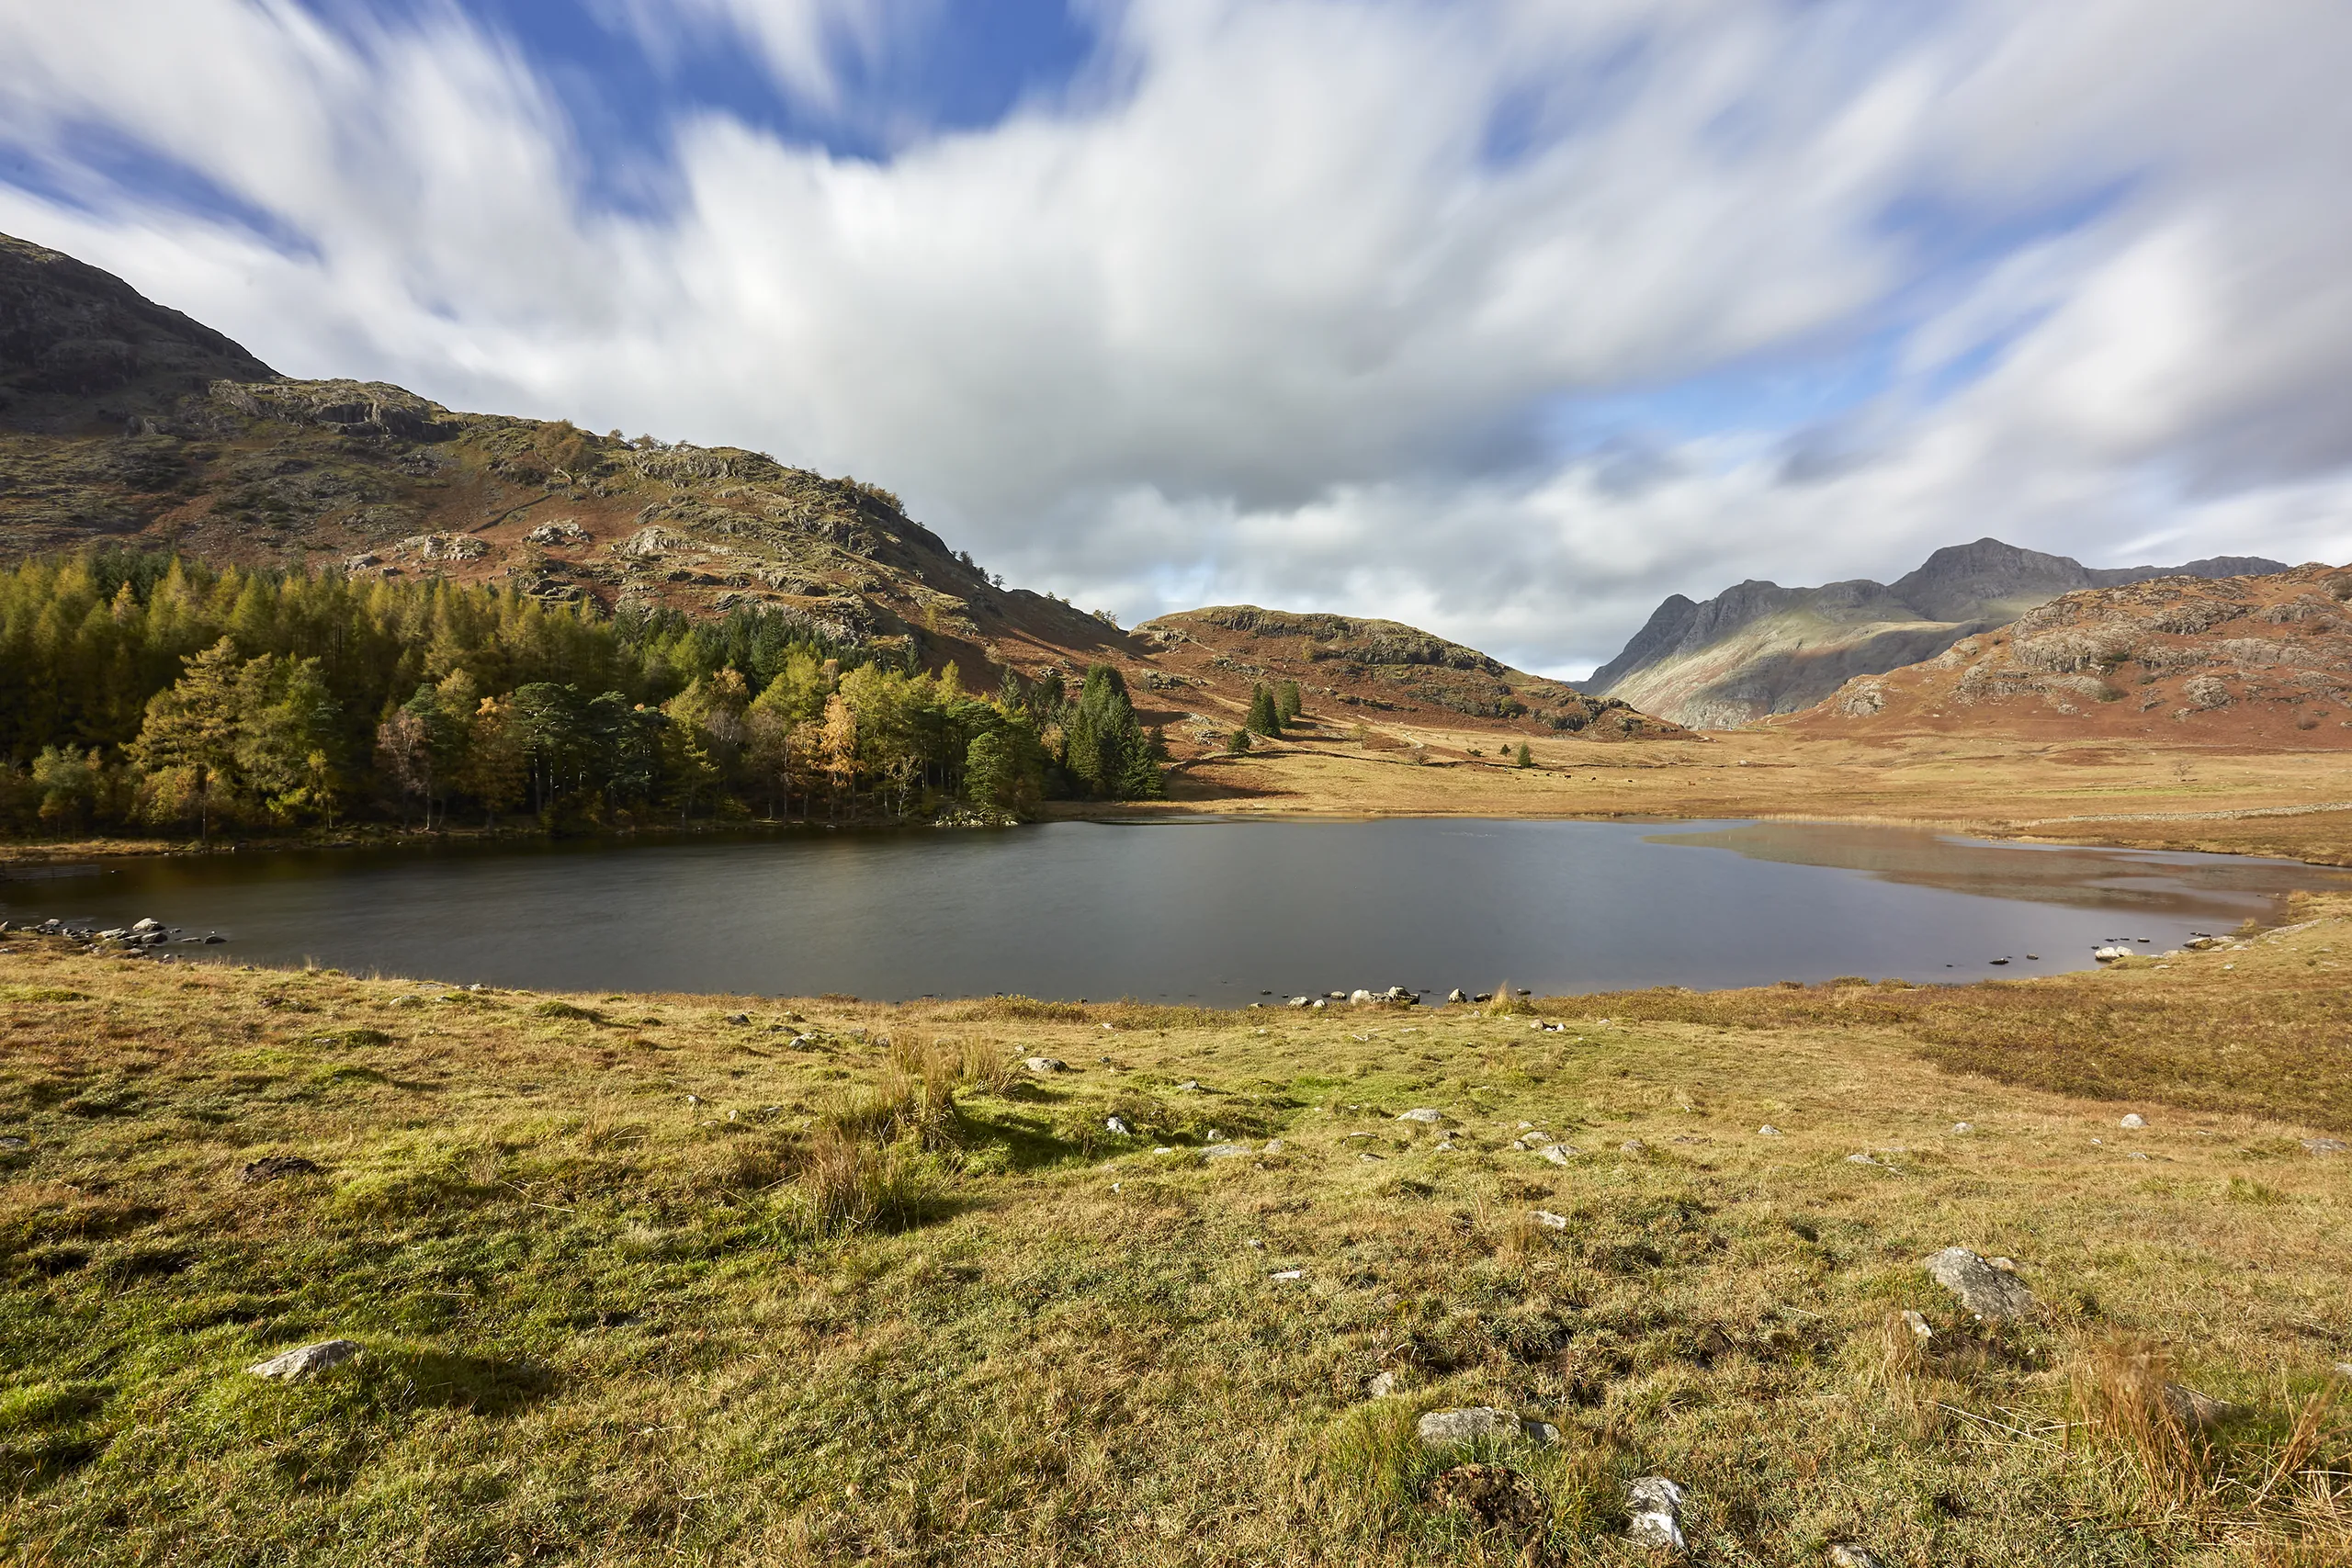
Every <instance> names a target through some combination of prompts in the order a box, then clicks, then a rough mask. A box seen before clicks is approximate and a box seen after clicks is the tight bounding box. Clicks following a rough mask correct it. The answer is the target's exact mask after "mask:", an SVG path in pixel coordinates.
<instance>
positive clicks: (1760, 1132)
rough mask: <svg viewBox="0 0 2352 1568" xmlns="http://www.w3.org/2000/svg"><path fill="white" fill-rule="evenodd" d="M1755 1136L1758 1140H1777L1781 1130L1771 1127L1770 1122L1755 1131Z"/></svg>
mask: <svg viewBox="0 0 2352 1568" xmlns="http://www.w3.org/2000/svg"><path fill="white" fill-rule="evenodd" d="M1756 1135H1757V1136H1758V1137H1759V1138H1777V1137H1779V1136H1780V1135H1781V1130H1780V1129H1779V1128H1778V1127H1775V1126H1773V1125H1772V1123H1770V1122H1765V1123H1764V1125H1762V1126H1761V1127H1758V1128H1757V1129H1756Z"/></svg>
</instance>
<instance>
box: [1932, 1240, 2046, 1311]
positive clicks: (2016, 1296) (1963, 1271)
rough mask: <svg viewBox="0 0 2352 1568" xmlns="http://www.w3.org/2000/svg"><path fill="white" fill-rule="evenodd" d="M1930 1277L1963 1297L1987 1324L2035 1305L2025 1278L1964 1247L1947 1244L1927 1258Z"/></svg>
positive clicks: (1965, 1302) (1963, 1301)
mask: <svg viewBox="0 0 2352 1568" xmlns="http://www.w3.org/2000/svg"><path fill="white" fill-rule="evenodd" d="M1925 1267H1926V1269H1927V1270H1928V1278H1930V1279H1932V1280H1935V1282H1936V1283H1937V1284H1939V1285H1941V1286H1942V1287H1943V1288H1944V1289H1945V1290H1947V1291H1950V1292H1951V1293H1952V1294H1953V1295H1955V1296H1958V1297H1959V1298H1960V1304H1961V1305H1962V1306H1964V1307H1966V1308H1967V1309H1968V1310H1969V1311H1970V1312H1973V1313H1974V1314H1976V1315H1977V1316H1978V1317H1980V1318H1983V1319H1984V1320H1985V1322H1987V1323H1998V1322H2000V1321H2002V1320H2003V1319H2005V1318H2012V1317H2018V1316H2022V1315H2023V1314H2025V1313H2026V1312H2027V1311H2028V1310H2030V1308H2031V1307H2032V1305H2033V1292H2031V1291H2029V1290H2027V1289H2026V1288H2025V1281H2024V1280H2020V1279H2018V1277H2017V1276H2016V1275H2014V1274H2009V1273H2005V1272H2003V1271H2002V1270H2000V1269H1996V1268H1994V1267H1993V1265H1991V1264H1990V1263H1987V1262H1986V1261H1985V1259H1984V1258H1979V1257H1978V1256H1977V1255H1976V1254H1975V1253H1973V1252H1971V1251H1969V1250H1968V1248H1966V1247H1945V1248H1944V1249H1943V1250H1942V1251H1941V1252H1939V1253H1937V1254H1936V1255H1935V1256H1934V1257H1933V1258H1928V1259H1927V1260H1926V1264H1925Z"/></svg>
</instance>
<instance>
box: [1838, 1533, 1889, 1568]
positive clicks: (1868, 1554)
mask: <svg viewBox="0 0 2352 1568" xmlns="http://www.w3.org/2000/svg"><path fill="white" fill-rule="evenodd" d="M1829 1568H1881V1565H1880V1562H1879V1559H1878V1553H1876V1552H1874V1551H1871V1549H1870V1548H1869V1547H1867V1546H1862V1545H1859V1544H1857V1543H1856V1542H1853V1541H1850V1540H1838V1541H1832V1542H1831V1543H1830V1546H1829Z"/></svg>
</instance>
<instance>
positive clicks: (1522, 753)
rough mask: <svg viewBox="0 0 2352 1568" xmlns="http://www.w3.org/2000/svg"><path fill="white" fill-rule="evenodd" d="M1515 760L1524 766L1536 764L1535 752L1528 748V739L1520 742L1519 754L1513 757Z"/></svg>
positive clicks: (1530, 766) (1528, 766)
mask: <svg viewBox="0 0 2352 1568" xmlns="http://www.w3.org/2000/svg"><path fill="white" fill-rule="evenodd" d="M1513 761H1514V763H1515V764H1516V765H1517V766H1519V767H1522V768H1532V767H1533V766H1534V765H1535V753H1534V752H1532V751H1531V750H1528V749H1527V742H1526V741H1524V740H1522V741H1521V742H1520V743H1519V755H1518V756H1517V757H1516V758H1515V759H1513Z"/></svg>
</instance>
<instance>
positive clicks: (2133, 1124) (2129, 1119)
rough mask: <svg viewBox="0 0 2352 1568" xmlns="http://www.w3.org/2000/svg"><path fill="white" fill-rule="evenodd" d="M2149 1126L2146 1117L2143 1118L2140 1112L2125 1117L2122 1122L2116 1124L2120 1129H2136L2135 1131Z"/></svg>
mask: <svg viewBox="0 0 2352 1568" xmlns="http://www.w3.org/2000/svg"><path fill="white" fill-rule="evenodd" d="M2147 1124H2148V1122H2147V1118H2146V1117H2144V1116H2142V1115H2141V1114H2140V1113H2139V1112H2138V1111H2132V1112H2131V1114H2130V1115H2128V1116H2126V1117H2124V1118H2123V1120H2122V1121H2120V1122H2117V1123H2116V1125H2117V1126H2119V1127H2124V1128H2134V1129H2136V1128H2140V1127H2144V1126H2146V1125H2147Z"/></svg>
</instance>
